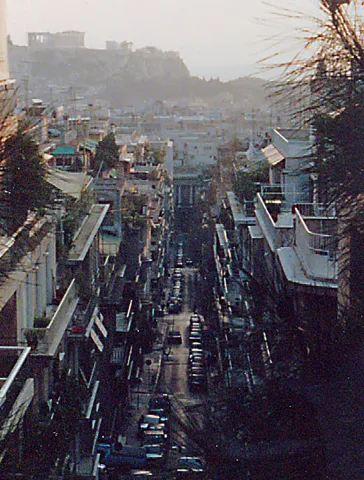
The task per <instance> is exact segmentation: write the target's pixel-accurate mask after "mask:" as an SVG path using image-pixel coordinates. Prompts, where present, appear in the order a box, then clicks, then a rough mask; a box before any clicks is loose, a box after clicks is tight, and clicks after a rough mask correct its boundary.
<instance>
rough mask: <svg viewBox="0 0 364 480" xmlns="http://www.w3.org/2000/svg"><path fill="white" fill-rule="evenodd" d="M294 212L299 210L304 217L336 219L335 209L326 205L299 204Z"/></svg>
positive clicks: (294, 207)
mask: <svg viewBox="0 0 364 480" xmlns="http://www.w3.org/2000/svg"><path fill="white" fill-rule="evenodd" d="M292 210H293V211H295V210H298V211H299V213H300V214H301V215H302V217H323V218H336V210H335V208H334V207H333V206H328V205H326V204H324V203H297V204H295V205H293V208H292Z"/></svg>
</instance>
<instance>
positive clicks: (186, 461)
mask: <svg viewBox="0 0 364 480" xmlns="http://www.w3.org/2000/svg"><path fill="white" fill-rule="evenodd" d="M176 473H177V478H188V479H192V478H201V477H202V476H203V474H204V466H203V463H202V460H201V459H200V457H180V458H179V459H178V463H177V472H176Z"/></svg>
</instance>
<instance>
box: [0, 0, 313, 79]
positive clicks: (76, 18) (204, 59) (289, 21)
mask: <svg viewBox="0 0 364 480" xmlns="http://www.w3.org/2000/svg"><path fill="white" fill-rule="evenodd" d="M5 1H6V0H5ZM305 9H306V10H307V9H308V7H307V6H302V2H301V0H278V1H277V2H276V3H275V4H274V5H273V4H272V5H269V4H268V3H267V2H266V1H265V0H258V1H257V2H253V3H249V8H247V4H246V2H244V1H241V0H226V2H225V3H223V4H222V3H221V2H218V1H217V0H185V2H183V3H181V2H178V1H177V0H155V1H154V2H147V1H146V0H123V1H122V2H120V0H104V1H103V2H102V4H101V3H100V2H99V0H62V2H49V1H48V0H47V1H46V0H32V2H29V1H28V0H16V1H10V0H7V31H8V33H9V34H10V36H11V38H12V40H13V42H14V44H16V45H19V46H21V45H27V32H54V33H55V32H62V31H67V30H76V31H80V32H84V33H85V43H86V46H87V48H90V49H95V48H96V49H101V50H102V49H104V48H105V43H106V41H107V40H110V41H116V42H122V41H127V42H130V41H132V44H133V45H134V47H135V48H137V49H138V48H142V47H143V46H147V45H153V46H155V47H156V48H158V49H160V50H162V51H168V50H173V51H176V52H179V54H180V56H181V58H182V59H183V61H184V63H185V64H186V66H187V67H188V68H189V70H190V71H191V74H192V75H198V76H202V77H203V76H208V77H209V76H213V77H219V78H221V79H224V80H231V79H235V78H239V77H240V76H241V75H243V76H245V75H254V76H256V75H259V76H260V77H262V76H264V77H265V76H266V75H263V73H259V70H260V69H259V68H258V67H257V68H256V67H255V65H256V64H257V62H259V61H260V60H262V58H264V57H266V56H267V55H269V53H277V49H278V51H279V54H280V55H281V54H283V55H285V54H287V52H288V55H289V57H290V58H293V56H294V55H295V54H296V53H297V48H296V40H297V28H299V27H301V26H304V27H306V25H307V21H306V20H307V16H306V17H301V16H300V15H298V16H297V17H293V18H292V17H290V16H289V15H287V16H286V18H285V19H284V21H282V22H279V23H277V15H276V14H277V11H278V12H281V13H282V12H283V15H284V12H286V13H287V12H289V11H300V10H305ZM303 18H304V21H303V20H302V19H303ZM283 24H285V25H283ZM277 36H278V37H279V38H281V44H280V45H279V46H277V44H276V42H275V40H274V39H275V38H277ZM241 66H244V68H243V67H241ZM246 66H248V68H246ZM211 67H212V68H211ZM200 72H201V73H200ZM240 72H241V73H240ZM245 72H247V73H245Z"/></svg>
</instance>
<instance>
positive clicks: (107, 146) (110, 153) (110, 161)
mask: <svg viewBox="0 0 364 480" xmlns="http://www.w3.org/2000/svg"><path fill="white" fill-rule="evenodd" d="M118 161H119V147H118V146H117V144H116V141H115V135H114V134H113V133H109V134H108V135H106V137H105V138H103V139H102V140H101V142H99V143H98V145H97V147H96V154H95V160H94V171H95V173H96V174H97V173H98V171H99V170H100V169H101V171H104V170H109V169H111V168H114V167H115V166H116V165H117V163H118Z"/></svg>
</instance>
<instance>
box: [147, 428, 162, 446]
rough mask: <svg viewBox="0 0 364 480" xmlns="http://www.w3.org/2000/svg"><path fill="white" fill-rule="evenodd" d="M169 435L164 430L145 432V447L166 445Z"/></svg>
mask: <svg viewBox="0 0 364 480" xmlns="http://www.w3.org/2000/svg"><path fill="white" fill-rule="evenodd" d="M167 440H168V435H167V433H166V432H165V431H164V430H145V431H144V433H143V440H142V441H143V445H161V444H164V443H166V442H167Z"/></svg>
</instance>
